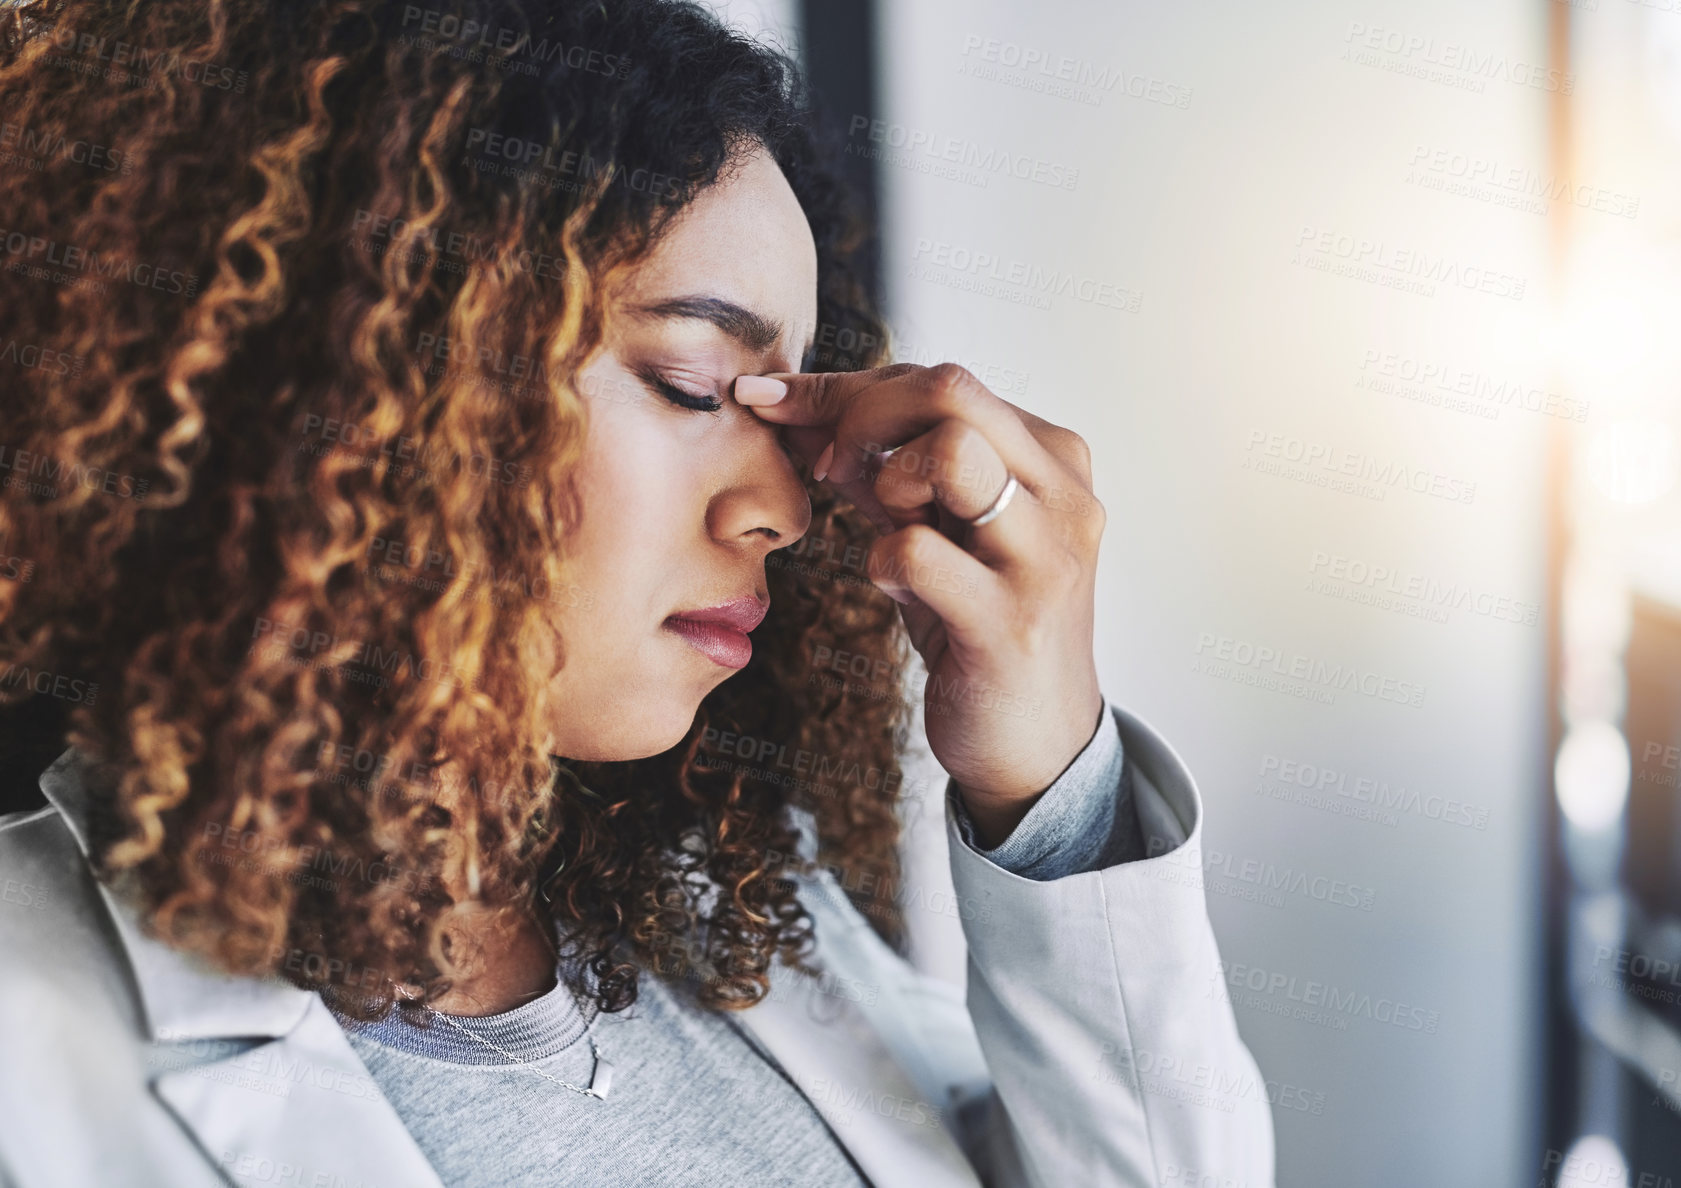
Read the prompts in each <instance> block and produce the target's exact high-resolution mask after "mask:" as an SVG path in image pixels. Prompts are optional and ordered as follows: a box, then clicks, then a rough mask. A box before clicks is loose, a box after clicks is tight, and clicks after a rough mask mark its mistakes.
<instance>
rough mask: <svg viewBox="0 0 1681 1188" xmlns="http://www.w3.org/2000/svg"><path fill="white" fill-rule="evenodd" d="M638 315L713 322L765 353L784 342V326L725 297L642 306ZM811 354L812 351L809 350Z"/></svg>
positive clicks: (698, 296)
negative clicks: (782, 340)
mask: <svg viewBox="0 0 1681 1188" xmlns="http://www.w3.org/2000/svg"><path fill="white" fill-rule="evenodd" d="M635 312H636V313H639V314H642V315H643V316H645V317H650V318H694V319H696V320H697V321H702V322H710V323H711V324H712V325H714V326H716V327H718V329H720V330H722V331H723V332H724V333H725V334H728V335H729V336H730V337H731V338H733V339H735V340H736V341H737V342H739V343H741V344H742V345H743V346H745V347H747V348H748V349H749V350H752V351H758V352H760V353H763V352H765V351H768V350H770V349H771V348H772V347H773V346H775V345H776V344H777V343H778V342H779V341H781V339H782V324H781V323H780V322H778V321H776V320H775V319H773V318H767V317H766V316H765V315H764V314H761V313H756V312H754V311H753V310H750V309H748V308H747V307H746V306H743V305H737V304H736V303H735V302H733V301H728V300H726V299H724V298H722V297H711V296H706V295H703V294H695V295H692V296H688V297H673V298H671V299H669V300H667V301H656V302H654V303H652V304H650V305H639V306H637V307H636V310H635ZM807 350H808V351H809V350H810V348H809V347H808V348H807Z"/></svg>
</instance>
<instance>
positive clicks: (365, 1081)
mask: <svg viewBox="0 0 1681 1188" xmlns="http://www.w3.org/2000/svg"><path fill="white" fill-rule="evenodd" d="M310 997H311V1003H310V1005H309V1008H308V1010H307V1011H305V1013H304V1017H303V1019H302V1020H301V1021H300V1022H299V1023H298V1025H297V1026H295V1027H293V1028H292V1030H291V1031H289V1032H288V1033H287V1034H286V1035H284V1036H281V1037H279V1038H278V1039H275V1040H272V1041H270V1042H269V1043H264V1044H258V1045H257V1046H256V1047H253V1048H250V1049H248V1050H245V1051H241V1052H239V1053H237V1054H235V1055H232V1056H228V1057H226V1058H224V1059H221V1060H215V1061H211V1062H210V1063H207V1064H195V1065H193V1066H191V1067H188V1068H180V1069H176V1070H174V1071H172V1072H166V1073H164V1074H163V1075H162V1076H160V1077H158V1078H157V1079H156V1080H155V1081H154V1082H153V1088H154V1090H155V1091H156V1093H157V1095H158V1096H159V1097H160V1098H162V1099H163V1100H164V1102H165V1103H166V1104H167V1105H168V1106H169V1108H170V1109H171V1110H172V1111H174V1113H175V1115H176V1116H177V1117H178V1118H180V1119H181V1122H182V1124H183V1125H184V1126H186V1127H187V1129H189V1130H190V1131H192V1133H193V1135H194V1137H195V1138H197V1140H198V1143H199V1145H200V1146H201V1147H203V1148H204V1150H205V1151H206V1152H208V1153H209V1154H210V1156H211V1158H212V1159H214V1160H215V1162H216V1164H217V1166H218V1167H219V1168H220V1169H221V1170H222V1172H223V1174H224V1175H227V1176H228V1177H229V1178H230V1179H232V1180H234V1181H235V1182H236V1183H240V1184H251V1185H259V1184H261V1185H269V1184H275V1183H280V1184H354V1185H358V1186H361V1185H366V1186H367V1188H375V1186H376V1185H377V1186H381V1188H384V1186H392V1188H408V1186H409V1185H416V1186H418V1188H442V1182H441V1181H440V1180H439V1179H438V1175H437V1173H436V1172H435V1171H433V1170H432V1166H431V1164H429V1163H428V1162H427V1161H426V1156H425V1155H424V1154H423V1153H422V1152H421V1150H420V1148H419V1147H418V1146H416V1145H415V1142H414V1139H413V1137H412V1136H411V1135H410V1134H409V1132H408V1130H407V1129H406V1128H405V1127H404V1125H403V1122H402V1119H400V1118H399V1117H398V1116H397V1112H396V1111H395V1110H394V1109H392V1108H391V1104H390V1103H389V1102H388V1101H386V1099H385V1096H384V1095H383V1094H382V1093H380V1091H379V1087H378V1086H377V1085H375V1084H374V1082H373V1079H372V1078H371V1077H369V1076H368V1071H367V1068H366V1066H364V1065H363V1064H362V1061H361V1059H360V1057H358V1056H357V1055H356V1052H355V1050H354V1049H353V1048H351V1047H350V1045H349V1043H348V1042H347V1041H346V1040H345V1038H344V1032H343V1030H342V1029H341V1028H340V1027H339V1025H338V1022H337V1021H336V1020H335V1019H334V1018H333V1016H332V1013H331V1012H330V1011H328V1010H327V1008H326V1006H324V1005H323V1004H322V1002H321V1000H320V999H319V998H316V997H315V996H313V995H311V996H310Z"/></svg>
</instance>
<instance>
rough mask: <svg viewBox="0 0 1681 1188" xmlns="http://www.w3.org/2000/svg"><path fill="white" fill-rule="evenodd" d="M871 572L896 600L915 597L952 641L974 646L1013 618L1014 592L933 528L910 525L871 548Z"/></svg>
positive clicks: (980, 563) (869, 571) (976, 559)
mask: <svg viewBox="0 0 1681 1188" xmlns="http://www.w3.org/2000/svg"><path fill="white" fill-rule="evenodd" d="M866 572H867V573H868V574H869V577H870V580H871V581H873V582H875V584H876V585H877V586H879V587H880V588H881V589H882V590H884V591H885V592H886V593H887V594H888V595H889V596H890V597H893V598H894V599H895V600H896V601H900V602H903V601H904V598H903V597H902V595H904V594H907V593H908V594H911V595H914V596H915V597H916V598H917V599H918V600H919V601H921V602H923V603H924V604H926V605H927V606H928V608H929V609H930V610H932V611H933V612H934V613H935V614H936V615H938V616H939V617H940V621H941V622H942V623H943V624H945V627H946V631H947V633H948V634H949V635H950V636H951V638H952V639H953V640H954V641H956V642H958V643H961V644H963V645H964V646H974V645H975V644H976V643H978V642H979V641H981V640H983V639H984V638H985V637H986V634H987V632H988V631H989V630H991V629H992V628H989V626H988V624H992V625H993V626H994V627H995V626H996V624H998V623H1000V622H1003V621H1005V619H1006V618H1007V614H1006V611H1007V607H1008V602H1009V597H1010V593H1009V587H1008V585H1007V584H1006V583H1005V581H1004V579H1003V578H1001V577H1000V576H999V575H998V574H996V573H994V572H993V571H992V570H990V569H988V568H987V567H986V565H985V564H984V563H983V562H982V561H981V560H980V559H979V558H977V557H975V556H973V555H972V554H970V553H968V552H965V551H964V550H963V549H962V548H960V547H959V546H958V545H956V544H955V543H953V542H952V541H950V540H947V539H946V538H945V537H944V536H941V535H940V533H939V532H938V530H936V529H935V528H933V527H932V526H930V525H928V524H909V525H906V526H905V527H903V528H901V529H899V530H898V531H897V532H892V533H889V534H887V535H886V536H883V537H880V538H879V539H878V540H877V541H876V542H875V544H873V545H871V546H870V553H869V559H868V562H867V566H866Z"/></svg>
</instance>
